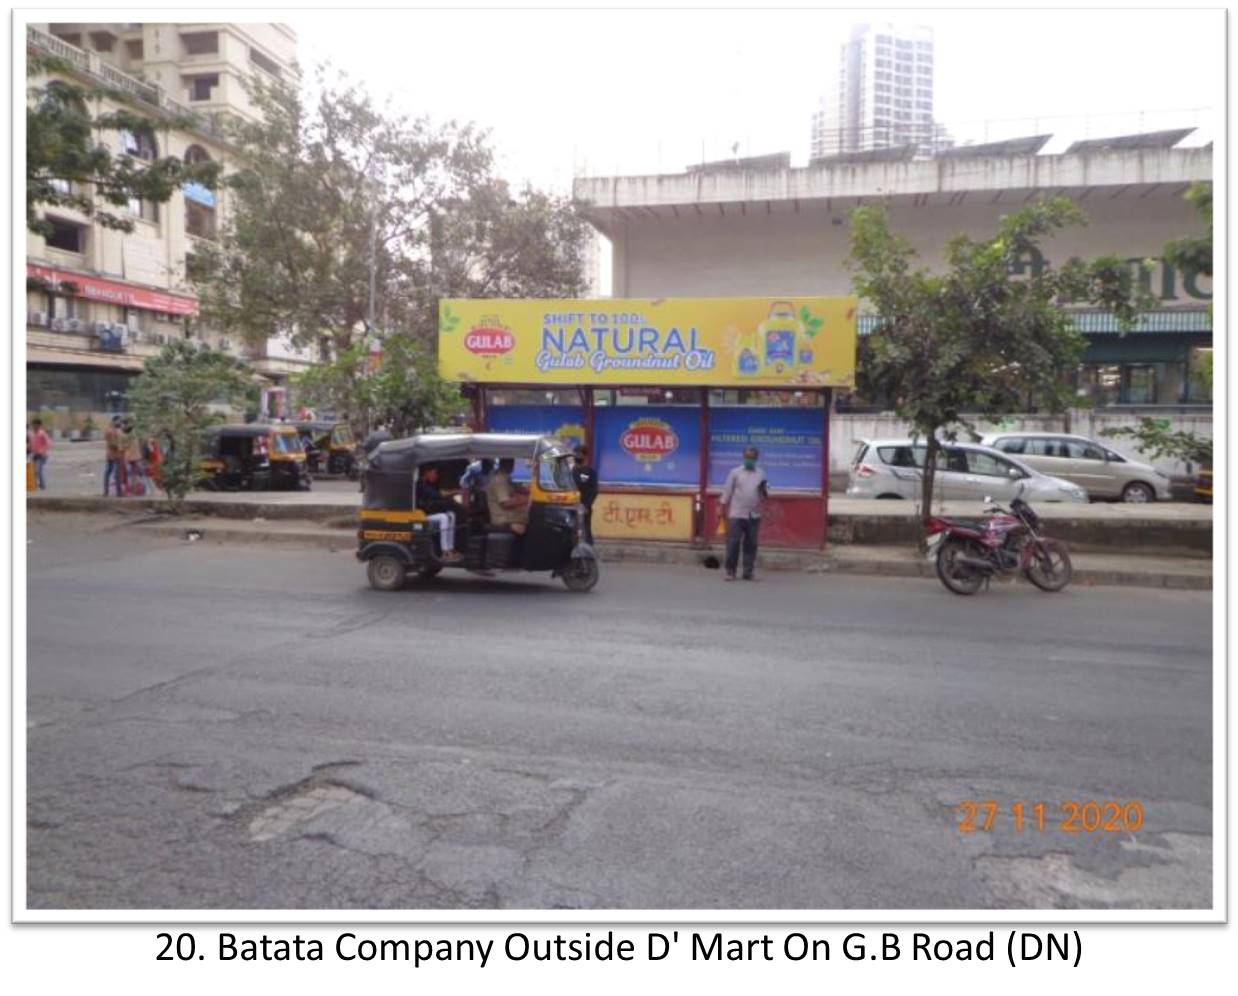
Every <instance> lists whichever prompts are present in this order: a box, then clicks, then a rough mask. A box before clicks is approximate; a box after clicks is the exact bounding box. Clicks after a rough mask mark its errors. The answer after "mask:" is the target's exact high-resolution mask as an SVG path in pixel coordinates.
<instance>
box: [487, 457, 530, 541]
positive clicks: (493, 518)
mask: <svg viewBox="0 0 1238 996" xmlns="http://www.w3.org/2000/svg"><path fill="white" fill-rule="evenodd" d="M515 467H516V461H515V460H513V459H511V458H507V459H504V460H500V461H499V466H498V469H497V470H495V472H494V473H493V474H491V475H490V480H489V481H487V482H486V503H487V504H488V505H489V506H490V522H491V524H492V525H495V526H503V527H507V528H509V529H511V531H512V532H513V533H516V534H517V535H519V534H521V533H523V532H524V531H525V525H526V523H527V522H528V520H529V494H528V492H527V491H526V490H525V489H524V488H521V487H518V486H517V485H515V484H513V483H512V471H513V470H514V469H515Z"/></svg>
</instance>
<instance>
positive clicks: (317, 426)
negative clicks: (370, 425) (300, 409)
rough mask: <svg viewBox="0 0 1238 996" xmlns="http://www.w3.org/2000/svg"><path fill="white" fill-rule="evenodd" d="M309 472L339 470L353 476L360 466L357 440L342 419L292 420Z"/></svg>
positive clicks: (342, 473) (356, 473)
mask: <svg viewBox="0 0 1238 996" xmlns="http://www.w3.org/2000/svg"><path fill="white" fill-rule="evenodd" d="M293 425H294V426H296V430H297V432H298V433H299V434H300V436H301V443H302V445H303V446H304V447H305V457H306V461H307V462H308V464H309V469H310V473H311V474H340V475H343V476H345V477H347V478H349V479H350V480H356V479H357V477H358V475H359V474H360V471H361V468H360V464H359V462H358V460H357V441H356V439H355V438H354V437H353V434H352V429H350V428H349V427H348V424H347V423H345V422H330V421H312V422H306V421H302V422H294V423H293Z"/></svg>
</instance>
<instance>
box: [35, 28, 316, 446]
mask: <svg viewBox="0 0 1238 996" xmlns="http://www.w3.org/2000/svg"><path fill="white" fill-rule="evenodd" d="M26 44H27V51H28V52H29V53H30V54H32V55H43V56H54V57H55V58H56V59H57V60H58V63H59V68H56V69H54V70H52V71H51V72H50V74H49V73H47V72H44V73H41V74H38V75H35V76H33V77H31V78H30V80H29V84H30V86H31V87H32V88H34V89H35V90H36V91H37V90H38V89H39V88H41V87H43V86H45V85H46V84H47V83H48V82H49V81H50V79H51V78H52V77H54V76H62V77H64V78H66V79H68V80H70V81H73V82H75V83H77V84H78V85H80V86H83V87H85V88H88V89H89V90H91V91H92V92H97V93H98V94H100V95H99V96H97V97H94V96H92V98H91V100H90V101H89V106H88V107H87V108H86V110H87V111H88V112H89V113H91V114H92V115H96V114H99V113H103V112H106V111H110V110H115V109H117V108H118V107H119V106H121V105H120V103H119V102H118V101H117V99H116V98H115V97H113V96H112V95H111V94H112V93H113V92H115V91H122V92H123V93H124V95H125V97H126V98H127V100H126V103H125V106H126V107H127V109H128V110H130V111H132V112H136V113H139V114H143V115H147V116H149V117H150V118H151V119H153V120H154V121H156V122H158V123H159V125H160V127H159V128H158V130H157V131H156V134H155V138H154V141H153V142H150V141H148V140H147V139H145V138H139V137H137V136H135V135H132V134H128V133H123V132H120V133H118V132H114V131H103V132H100V139H101V140H102V141H103V142H105V143H107V144H108V145H109V146H111V151H112V153H113V154H114V155H124V156H129V157H132V158H133V159H134V160H135V161H136V162H137V163H138V165H140V163H141V161H150V160H154V159H157V158H160V157H163V156H168V155H172V156H178V157H180V158H182V159H186V160H194V159H208V160H214V161H216V162H219V163H222V164H223V166H224V170H225V172H227V171H228V170H229V169H230V167H231V166H232V164H233V163H234V162H235V159H236V152H235V150H234V149H233V147H232V146H231V145H230V144H229V142H228V140H227V138H226V136H225V134H224V130H223V128H222V127H221V126H222V123H223V119H224V117H225V116H227V115H236V116H238V117H241V118H245V119H249V120H256V113H255V110H254V108H253V107H252V105H251V104H250V101H249V97H248V95H247V93H246V92H245V89H244V87H243V86H242V80H243V79H244V78H246V77H248V76H250V75H251V74H265V75H266V76H268V77H275V78H280V79H292V78H294V74H295V73H296V68H295V58H296V34H295V32H294V31H293V30H292V28H290V27H288V26H287V25H283V24H64V23H57V24H32V25H29V26H28V28H27V33H26ZM189 120H192V121H193V124H192V125H188V126H187V125H186V124H185V122H186V121H189ZM79 192H82V191H79ZM84 192H85V193H87V194H90V193H91V191H90V190H89V189H86V190H85V191H84ZM229 207H230V205H229V203H228V196H227V193H226V192H225V191H221V190H216V191H211V190H207V189H205V188H203V187H201V186H199V185H196V184H186V185H185V186H184V188H183V189H181V190H179V191H177V192H176V193H175V194H174V195H173V196H172V198H171V199H170V200H169V201H167V202H166V203H162V204H150V203H146V202H144V201H133V202H131V203H130V204H129V205H128V207H127V208H125V209H122V210H125V211H127V213H128V215H129V218H130V220H131V221H132V223H133V231H132V232H122V231H117V230H115V229H111V228H106V227H104V226H102V225H100V224H98V223H97V222H95V221H93V220H92V219H91V218H90V217H89V216H87V215H85V214H83V213H81V212H80V211H77V210H74V209H72V208H69V207H64V206H55V207H46V208H40V209H39V211H38V213H39V215H40V216H41V217H43V218H44V219H46V220H47V221H49V222H50V223H51V225H52V231H51V233H50V234H49V235H47V236H43V235H36V234H34V233H31V232H27V236H26V307H27V313H26V360H27V379H26V383H27V408H28V409H29V410H31V411H44V412H45V413H47V414H50V415H52V416H53V417H54V425H55V428H57V429H60V430H62V431H63V430H65V429H68V428H78V427H80V424H81V423H82V422H84V421H85V419H86V417H87V416H93V421H94V422H95V423H96V424H97V423H98V416H99V415H100V414H106V413H107V412H109V411H111V410H114V409H115V408H116V407H118V406H119V405H121V404H122V403H123V402H122V401H121V399H122V398H123V395H124V392H125V390H126V387H127V384H128V381H129V379H130V378H132V377H133V376H134V375H135V374H137V373H139V372H140V371H141V370H142V368H143V365H144V363H145V359H146V357H148V356H151V355H153V354H154V353H157V352H158V351H159V349H160V348H161V347H162V346H163V345H164V344H165V343H166V342H168V341H169V340H170V339H174V338H188V339H191V340H193V341H198V342H203V343H207V344H209V345H211V346H214V347H216V348H222V349H224V350H226V351H228V352H231V353H232V354H234V355H236V356H238V357H243V358H245V359H246V360H248V361H249V362H250V364H251V365H252V366H253V368H254V369H255V370H256V371H257V372H258V373H259V374H261V375H263V376H265V377H266V378H268V379H269V380H271V381H273V382H279V381H283V380H286V379H287V377H288V376H289V375H290V374H291V373H294V372H296V371H298V370H300V369H304V368H305V367H306V366H307V365H308V362H309V358H308V356H307V355H306V354H304V353H303V352H302V351H299V350H294V349H287V348H281V345H280V343H279V342H278V340H274V339H273V340H271V341H270V342H268V343H266V344H263V345H258V346H247V345H244V344H242V343H240V342H236V341H230V340H229V339H228V338H227V337H225V336H223V335H221V334H219V333H218V332H217V331H215V330H212V329H210V328H207V327H205V326H204V324H203V323H202V321H201V320H200V319H199V317H198V301H197V295H196V293H195V290H194V286H193V281H192V279H191V271H192V268H193V258H194V252H195V250H196V249H199V248H200V247H202V246H204V245H207V244H209V243H210V242H211V241H213V240H214V239H215V238H216V235H217V232H218V231H219V227H220V225H221V223H222V221H223V220H224V219H225V218H226V217H227V212H228V210H229ZM112 210H115V209H114V208H113V209H112Z"/></svg>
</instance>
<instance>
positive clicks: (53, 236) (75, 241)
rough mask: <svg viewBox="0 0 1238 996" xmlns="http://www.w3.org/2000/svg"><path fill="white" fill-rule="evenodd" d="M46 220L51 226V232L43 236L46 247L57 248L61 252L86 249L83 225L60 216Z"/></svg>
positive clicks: (84, 227) (83, 250)
mask: <svg viewBox="0 0 1238 996" xmlns="http://www.w3.org/2000/svg"><path fill="white" fill-rule="evenodd" d="M47 221H48V222H49V223H50V224H51V226H52V230H51V233H50V234H48V235H47V236H46V237H45V241H46V242H47V246H48V248H50V249H59V250H60V251H61V252H85V251H86V226H85V225H78V224H75V223H74V222H72V221H64V220H63V219H60V218H48V219H47Z"/></svg>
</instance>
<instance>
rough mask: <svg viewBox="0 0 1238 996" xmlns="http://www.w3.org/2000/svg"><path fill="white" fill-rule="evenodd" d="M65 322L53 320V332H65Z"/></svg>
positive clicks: (58, 319)
mask: <svg viewBox="0 0 1238 996" xmlns="http://www.w3.org/2000/svg"><path fill="white" fill-rule="evenodd" d="M64 323H65V320H64V319H63V318H53V319H52V322H51V328H52V331H53V332H63V331H64V330H65V324H64Z"/></svg>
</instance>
